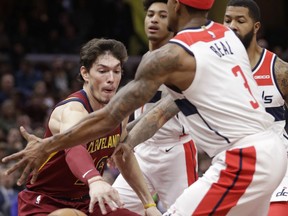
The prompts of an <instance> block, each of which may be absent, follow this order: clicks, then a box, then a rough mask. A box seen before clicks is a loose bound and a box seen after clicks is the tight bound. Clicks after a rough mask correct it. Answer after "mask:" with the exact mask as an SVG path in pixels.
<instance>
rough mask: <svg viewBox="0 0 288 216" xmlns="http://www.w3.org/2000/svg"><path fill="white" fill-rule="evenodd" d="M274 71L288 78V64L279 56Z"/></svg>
mask: <svg viewBox="0 0 288 216" xmlns="http://www.w3.org/2000/svg"><path fill="white" fill-rule="evenodd" d="M274 70H275V73H284V74H285V75H286V76H288V62H285V61H284V60H282V59H281V58H279V57H278V56H277V58H276V60H275V67H274Z"/></svg>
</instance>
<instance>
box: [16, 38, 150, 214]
mask: <svg viewBox="0 0 288 216" xmlns="http://www.w3.org/2000/svg"><path fill="white" fill-rule="evenodd" d="M126 59H127V51H126V48H125V46H124V45H123V44H122V43H121V42H118V41H116V40H111V39H92V40H91V41H89V42H88V43H86V44H85V45H84V46H83V47H82V49H81V52H80V64H81V68H80V74H79V78H81V80H82V81H83V83H84V84H83V89H82V90H80V91H78V92H75V93H73V94H71V95H70V96H68V97H67V98H66V99H65V100H63V101H61V102H60V103H58V104H57V105H56V107H55V108H54V110H53V112H52V114H51V116H50V118H49V122H48V125H47V129H46V133H45V137H49V136H52V135H55V134H57V133H60V132H62V131H64V130H65V129H67V128H69V127H71V126H72V125H74V124H76V123H77V122H78V121H79V120H80V119H81V118H83V117H85V116H87V115H88V113H91V112H93V111H95V110H98V109H101V108H102V107H104V106H105V105H106V104H107V103H108V102H109V100H110V99H111V97H112V96H114V94H115V93H116V90H117V88H118V86H119V83H120V80H121V76H122V66H123V63H124V62H125V61H126ZM123 127H125V125H124V126H123ZM121 133H122V125H121V124H120V125H118V126H117V127H116V128H115V130H113V131H111V132H110V133H108V134H106V135H105V136H102V137H99V138H98V139H95V140H93V141H91V142H88V143H82V144H81V145H78V146H76V147H72V148H69V149H66V150H65V151H57V152H54V153H52V154H51V155H50V156H49V158H48V159H47V160H46V161H45V163H44V164H43V165H42V166H41V168H40V170H39V176H38V179H37V181H36V182H35V183H34V184H31V183H30V180H31V177H32V176H30V177H29V179H28V181H27V183H26V189H25V190H23V191H21V192H20V193H19V196H18V209H19V210H18V211H19V215H21V216H26V215H27V216H28V215H48V214H49V213H50V212H52V211H54V210H56V209H60V208H76V209H79V210H81V211H83V212H85V213H86V214H89V211H88V210H89V209H88V207H89V202H90V197H92V198H94V199H95V201H100V199H105V201H107V204H108V205H106V207H104V206H101V205H98V204H96V205H95V207H94V211H93V213H91V214H90V215H94V216H98V215H102V213H103V214H105V213H109V215H115V216H116V215H117V216H119V215H138V214H136V213H133V212H130V211H129V210H127V209H124V208H122V205H123V204H122V203H121V201H120V200H119V197H118V192H117V191H116V190H115V189H113V188H112V187H111V185H110V184H109V183H107V182H105V181H104V180H103V178H102V177H101V175H102V174H103V171H104V167H105V164H106V160H107V159H108V158H109V157H110V156H111V155H112V153H113V151H114V149H115V146H116V145H117V143H118V142H119V140H120V138H121ZM120 165H121V164H120ZM126 166H128V165H126ZM129 168H130V167H128V169H129ZM130 171H131V170H130ZM89 189H90V190H89ZM89 193H90V194H89ZM89 195H90V196H89ZM110 197H111V198H110ZM109 199H111V201H114V202H115V203H116V205H113V204H112V202H111V201H109ZM151 200H152V199H151ZM151 200H148V201H149V202H151ZM117 207H120V208H117ZM90 208H92V206H91V207H90ZM101 212H102V213H101Z"/></svg>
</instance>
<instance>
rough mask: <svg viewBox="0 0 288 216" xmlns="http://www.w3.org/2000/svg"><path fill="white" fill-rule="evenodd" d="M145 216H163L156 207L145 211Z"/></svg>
mask: <svg viewBox="0 0 288 216" xmlns="http://www.w3.org/2000/svg"><path fill="white" fill-rule="evenodd" d="M145 216H162V213H161V212H160V211H159V210H158V209H157V208H156V207H150V208H147V209H146V210H145Z"/></svg>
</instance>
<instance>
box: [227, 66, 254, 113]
mask: <svg viewBox="0 0 288 216" xmlns="http://www.w3.org/2000/svg"><path fill="white" fill-rule="evenodd" d="M232 72H233V74H234V75H235V76H236V77H237V76H238V74H239V73H240V75H241V77H242V78H243V80H244V87H245V88H246V89H247V90H248V91H249V93H250V95H251V96H252V98H253V101H252V100H251V101H250V104H251V106H252V107H253V108H254V109H257V108H258V107H259V104H258V102H257V101H256V99H255V97H254V96H253V94H252V92H251V89H250V87H249V85H248V82H247V79H246V77H245V75H244V73H243V71H242V70H241V68H240V67H239V66H236V67H234V68H233V69H232Z"/></svg>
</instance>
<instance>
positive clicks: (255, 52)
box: [247, 39, 263, 69]
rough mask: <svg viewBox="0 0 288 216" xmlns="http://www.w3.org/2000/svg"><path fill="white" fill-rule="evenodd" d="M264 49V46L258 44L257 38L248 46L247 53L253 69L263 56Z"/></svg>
mask: <svg viewBox="0 0 288 216" xmlns="http://www.w3.org/2000/svg"><path fill="white" fill-rule="evenodd" d="M262 50H263V48H262V47H260V46H259V45H258V44H257V41H256V39H253V40H252V41H251V44H250V46H249V47H248V48H247V54H248V57H249V61H250V65H251V68H252V69H253V68H254V67H255V66H256V65H257V63H258V61H259V59H260V57H261V53H262Z"/></svg>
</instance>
